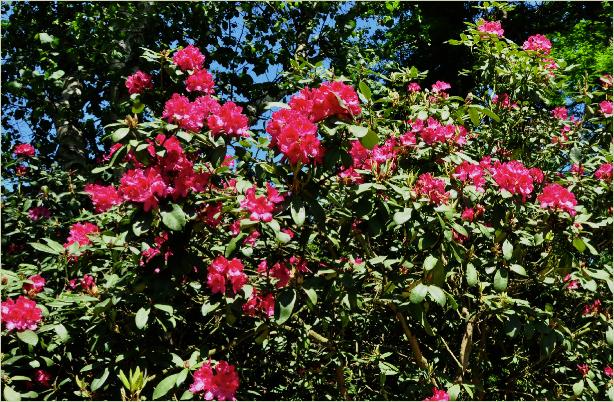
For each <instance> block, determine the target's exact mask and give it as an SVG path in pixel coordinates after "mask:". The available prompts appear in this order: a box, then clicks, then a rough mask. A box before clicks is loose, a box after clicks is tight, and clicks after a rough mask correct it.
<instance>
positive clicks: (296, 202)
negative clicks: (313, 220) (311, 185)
mask: <svg viewBox="0 0 614 402" xmlns="http://www.w3.org/2000/svg"><path fill="white" fill-rule="evenodd" d="M290 213H291V214H292V220H293V221H294V223H295V224H296V226H298V227H299V228H300V227H301V226H303V223H305V206H304V205H303V201H302V200H300V199H293V200H292V202H291V203H290Z"/></svg>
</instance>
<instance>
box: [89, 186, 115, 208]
mask: <svg viewBox="0 0 614 402" xmlns="http://www.w3.org/2000/svg"><path fill="white" fill-rule="evenodd" d="M85 192H86V193H88V195H89V196H90V199H91V200H92V203H93V204H94V208H95V209H96V212H98V213H100V212H105V211H107V210H109V209H111V208H112V207H113V206H115V205H120V204H121V203H122V202H123V199H122V197H121V195H120V194H119V192H118V191H117V190H116V189H115V187H113V186H100V185H98V184H87V185H86V186H85Z"/></svg>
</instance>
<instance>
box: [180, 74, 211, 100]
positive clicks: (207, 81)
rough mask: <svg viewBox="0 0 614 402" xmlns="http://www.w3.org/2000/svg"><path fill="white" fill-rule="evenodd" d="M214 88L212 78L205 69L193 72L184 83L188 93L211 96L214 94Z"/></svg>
mask: <svg viewBox="0 0 614 402" xmlns="http://www.w3.org/2000/svg"><path fill="white" fill-rule="evenodd" d="M214 86H215V83H214V82H213V76H212V75H211V74H210V73H209V71H207V70H205V69H202V70H197V71H194V73H193V74H192V75H190V76H189V77H188V79H187V80H186V81H185V89H186V90H187V91H188V92H202V93H204V94H205V95H212V94H213V93H214V92H215V90H214V89H213V87H214Z"/></svg>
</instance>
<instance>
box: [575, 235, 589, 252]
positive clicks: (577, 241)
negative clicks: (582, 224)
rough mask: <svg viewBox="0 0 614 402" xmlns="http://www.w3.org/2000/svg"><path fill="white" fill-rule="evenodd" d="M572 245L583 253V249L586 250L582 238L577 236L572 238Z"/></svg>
mask: <svg viewBox="0 0 614 402" xmlns="http://www.w3.org/2000/svg"><path fill="white" fill-rule="evenodd" d="M573 246H574V247H575V248H576V250H578V251H579V252H581V253H583V252H584V250H586V244H584V240H582V239H581V238H579V237H576V238H575V239H573Z"/></svg>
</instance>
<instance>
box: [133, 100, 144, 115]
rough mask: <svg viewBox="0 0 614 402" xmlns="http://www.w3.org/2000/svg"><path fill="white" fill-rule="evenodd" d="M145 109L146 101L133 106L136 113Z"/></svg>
mask: <svg viewBox="0 0 614 402" xmlns="http://www.w3.org/2000/svg"><path fill="white" fill-rule="evenodd" d="M143 110H145V104H144V103H141V102H138V103H135V104H134V105H133V106H132V113H134V114H139V113H141V112H143Z"/></svg>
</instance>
